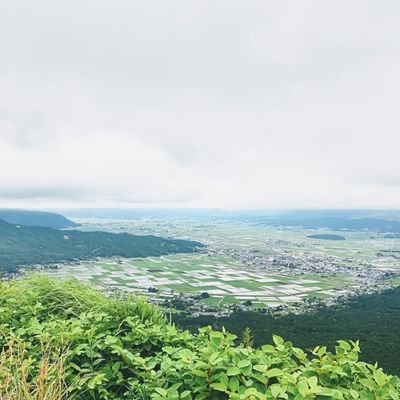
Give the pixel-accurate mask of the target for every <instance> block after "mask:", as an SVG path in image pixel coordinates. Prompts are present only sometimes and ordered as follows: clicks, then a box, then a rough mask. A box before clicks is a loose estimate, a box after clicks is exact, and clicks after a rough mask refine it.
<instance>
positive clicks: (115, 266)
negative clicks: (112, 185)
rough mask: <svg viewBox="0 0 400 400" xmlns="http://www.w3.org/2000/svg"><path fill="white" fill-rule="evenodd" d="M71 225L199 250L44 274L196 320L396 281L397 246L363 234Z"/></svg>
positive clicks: (205, 225) (171, 224)
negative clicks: (193, 244)
mask: <svg viewBox="0 0 400 400" xmlns="http://www.w3.org/2000/svg"><path fill="white" fill-rule="evenodd" d="M78 222H80V223H81V224H82V228H81V229H82V230H85V231H95V230H105V231H110V232H129V233H133V234H139V235H140V234H142V235H144V234H156V235H161V236H164V237H175V238H182V239H192V240H198V241H201V242H203V243H205V244H206V245H207V247H206V249H205V250H204V251H202V252H200V253H197V254H175V255H168V256H161V257H148V258H129V259H128V258H111V259H98V260H94V261H87V262H79V263H73V264H67V265H63V266H62V267H61V268H59V269H55V270H50V271H49V273H50V274H57V275H59V276H73V277H76V278H77V279H79V280H82V281H85V282H89V283H92V284H94V285H95V286H98V287H102V288H106V289H107V290H121V291H124V292H131V293H134V294H139V293H140V294H143V295H145V296H147V297H149V299H150V300H151V301H154V302H157V303H159V304H166V305H168V304H169V305H171V300H173V299H179V301H180V302H182V301H184V302H186V303H187V305H188V308H189V309H190V310H191V311H192V312H197V313H204V312H210V311H211V312H215V311H216V310H224V309H225V310H227V309H232V307H237V306H238V305H239V306H240V307H245V308H249V307H251V308H260V309H261V308H265V307H267V308H269V309H279V308H281V309H282V308H285V309H293V308H299V307H300V308H301V307H303V306H304V304H308V303H309V302H310V301H311V300H313V301H315V300H318V301H324V302H326V303H328V304H330V303H334V302H336V301H337V300H338V299H341V298H344V297H346V296H351V295H353V294H359V293H364V292H373V291H376V290H380V289H383V288H386V287H389V286H391V285H395V284H397V283H398V281H399V278H398V272H400V268H399V264H400V263H399V260H398V259H397V254H398V253H396V251H397V250H398V249H399V247H400V241H398V240H395V239H387V238H384V236H383V235H380V234H371V233H370V232H346V233H341V235H343V236H345V237H346V240H341V241H334V240H332V241H331V240H318V239H314V238H310V237H308V236H309V235H311V234H321V233H323V234H327V233H328V234H329V233H330V232H329V231H325V230H310V229H300V228H298V229H295V228H292V229H288V228H285V229H282V228H276V227H267V226H259V225H252V224H247V223H238V222H228V221H211V220H196V219H193V220H187V219H181V218H171V219H168V218H163V219H150V218H149V219H145V218H142V219H136V220H123V221H122V220H114V221H113V220H79V221H78ZM202 293H203V296H201V294H202ZM204 293H206V295H204ZM306 299H308V300H309V301H308V302H306V301H305V300H306ZM172 304H175V303H172ZM243 305H245V306H243Z"/></svg>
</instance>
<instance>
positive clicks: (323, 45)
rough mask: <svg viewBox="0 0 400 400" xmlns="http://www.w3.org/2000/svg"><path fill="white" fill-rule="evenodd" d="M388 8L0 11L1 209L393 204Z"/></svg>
mask: <svg viewBox="0 0 400 400" xmlns="http://www.w3.org/2000/svg"><path fill="white" fill-rule="evenodd" d="M399 119H400V2H399V1H398V0H393V1H391V0H385V1H382V0H375V1H367V0H359V1H352V0H339V1H338V0H335V1H329V2H327V1H321V0H314V1H305V0H293V1H285V0H279V1H278V0H276V1H266V0H260V1H257V0H254V1H242V0H240V1H239V0H238V1H236V0H217V1H216V0H197V1H192V0H180V1H173V0H159V1H152V0H145V1H136V0H118V1H110V0H109V1H105V0H65V1H63V0H48V1H43V0H36V1H32V0H24V1H21V0H0V207H25V208H36V207H87V206H93V207H107V206H122V207H146V206H149V207H231V208H307V207H308V208H310V207H318V208H332V207H345V208H350V207H370V208H400V121H399Z"/></svg>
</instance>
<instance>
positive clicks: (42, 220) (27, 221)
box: [0, 209, 78, 229]
mask: <svg viewBox="0 0 400 400" xmlns="http://www.w3.org/2000/svg"><path fill="white" fill-rule="evenodd" d="M0 219H2V220H3V221H5V222H8V223H9V224H14V225H26V226H42V227H46V228H54V229H64V228H73V227H75V226H78V224H76V223H75V222H73V221H71V220H69V219H67V218H65V217H64V216H63V215H61V214H56V213H52V212H45V211H27V210H13V209H0Z"/></svg>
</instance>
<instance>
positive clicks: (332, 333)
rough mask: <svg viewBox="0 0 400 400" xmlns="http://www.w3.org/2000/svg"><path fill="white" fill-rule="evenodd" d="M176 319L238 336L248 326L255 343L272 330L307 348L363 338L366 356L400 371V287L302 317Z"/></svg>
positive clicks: (187, 326)
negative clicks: (209, 326) (226, 330)
mask: <svg viewBox="0 0 400 400" xmlns="http://www.w3.org/2000/svg"><path fill="white" fill-rule="evenodd" d="M174 322H175V323H176V324H177V325H178V326H180V327H181V328H185V329H189V330H191V331H193V332H196V331H197V329H198V328H200V327H202V326H207V325H211V326H213V328H214V329H222V327H225V328H226V329H228V330H229V331H231V332H233V333H235V334H236V335H239V336H241V334H242V332H243V331H244V329H245V328H247V327H248V328H250V329H251V332H252V334H253V337H254V342H255V345H257V346H260V345H262V344H263V343H265V342H266V341H269V340H270V338H271V335H272V334H273V333H274V334H278V335H280V336H282V337H284V338H285V339H286V340H290V341H292V342H293V344H294V345H295V346H299V347H302V348H304V349H311V348H313V347H314V346H316V345H318V344H321V343H324V344H326V345H327V346H328V347H330V348H333V346H334V344H335V342H336V341H337V340H338V339H344V340H356V339H359V340H360V343H361V348H362V354H361V358H362V359H363V360H365V361H367V362H375V361H377V362H378V363H379V365H380V366H382V367H383V368H384V369H385V370H387V371H389V372H391V373H396V374H400V358H399V354H400V334H399V332H400V288H394V289H390V290H386V291H384V292H382V293H377V294H370V295H362V296H360V297H357V298H354V299H352V300H350V301H349V302H348V303H347V304H346V305H342V306H335V307H324V306H321V307H320V309H319V310H318V311H315V312H312V313H306V314H301V315H294V314H289V315H285V316H280V317H275V316H272V315H264V314H259V313H257V312H236V313H233V314H231V315H230V316H229V317H225V318H215V317H209V316H201V317H198V318H193V317H187V316H184V315H182V314H181V315H175V316H174Z"/></svg>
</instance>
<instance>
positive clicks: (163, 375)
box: [0, 277, 400, 400]
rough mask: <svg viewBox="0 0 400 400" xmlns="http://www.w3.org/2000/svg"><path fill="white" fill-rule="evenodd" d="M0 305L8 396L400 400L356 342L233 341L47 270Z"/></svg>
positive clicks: (1, 381)
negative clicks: (330, 345)
mask: <svg viewBox="0 0 400 400" xmlns="http://www.w3.org/2000/svg"><path fill="white" fill-rule="evenodd" d="M0 309H1V313H0V332H1V335H0V351H1V352H0V398H2V399H13V400H14V399H18V400H25V399H51V400H61V399H65V400H71V399H79V400H93V399H104V400H108V399H130V400H133V399H142V400H145V399H153V400H160V399H182V400H190V399H197V400H202V399H203V400H205V399H210V400H211V399H215V400H219V399H238V400H239V399H248V400H251V399H253V400H256V399H260V400H267V399H288V400H301V399H320V400H325V399H326V400H328V399H343V400H344V399H371V400H372V399H376V400H377V399H380V400H385V399H393V400H398V399H399V389H400V386H399V378H397V377H393V376H389V375H387V374H385V373H384V372H383V371H382V370H381V369H379V368H378V367H377V366H374V365H370V364H366V363H364V362H361V361H359V360H358V357H359V347H358V343H348V342H344V341H339V342H338V343H337V346H336V348H335V350H334V352H329V351H328V350H327V349H326V348H325V347H323V346H322V347H316V348H314V349H313V350H312V351H309V352H305V351H303V350H301V349H298V348H295V347H293V346H292V344H291V343H290V342H285V341H284V340H283V339H281V338H280V337H278V336H274V337H273V341H271V344H265V345H263V346H262V347H260V348H253V347H252V345H251V338H250V337H249V335H247V338H246V340H245V341H244V343H242V344H241V345H235V343H234V341H235V336H234V335H232V334H230V333H228V332H226V331H222V332H220V331H214V330H212V329H211V328H203V329H201V330H200V332H199V333H198V334H191V333H189V332H187V331H186V332H184V331H181V330H179V329H177V328H175V327H174V326H173V325H171V324H170V323H169V322H168V321H167V319H165V318H164V317H163V315H162V313H161V311H160V310H159V309H157V308H155V307H153V306H151V305H149V304H147V303H146V302H145V301H144V300H143V299H140V298H136V299H134V298H131V297H126V298H122V299H121V298H114V297H109V298H107V297H105V296H104V295H103V294H101V293H100V292H97V291H94V290H92V289H90V288H88V287H86V286H83V285H81V284H79V283H77V282H76V281H67V282H63V281H54V280H51V279H49V278H44V277H33V278H31V279H29V280H22V281H3V282H1V283H0ZM269 339H270V338H266V340H269Z"/></svg>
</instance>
